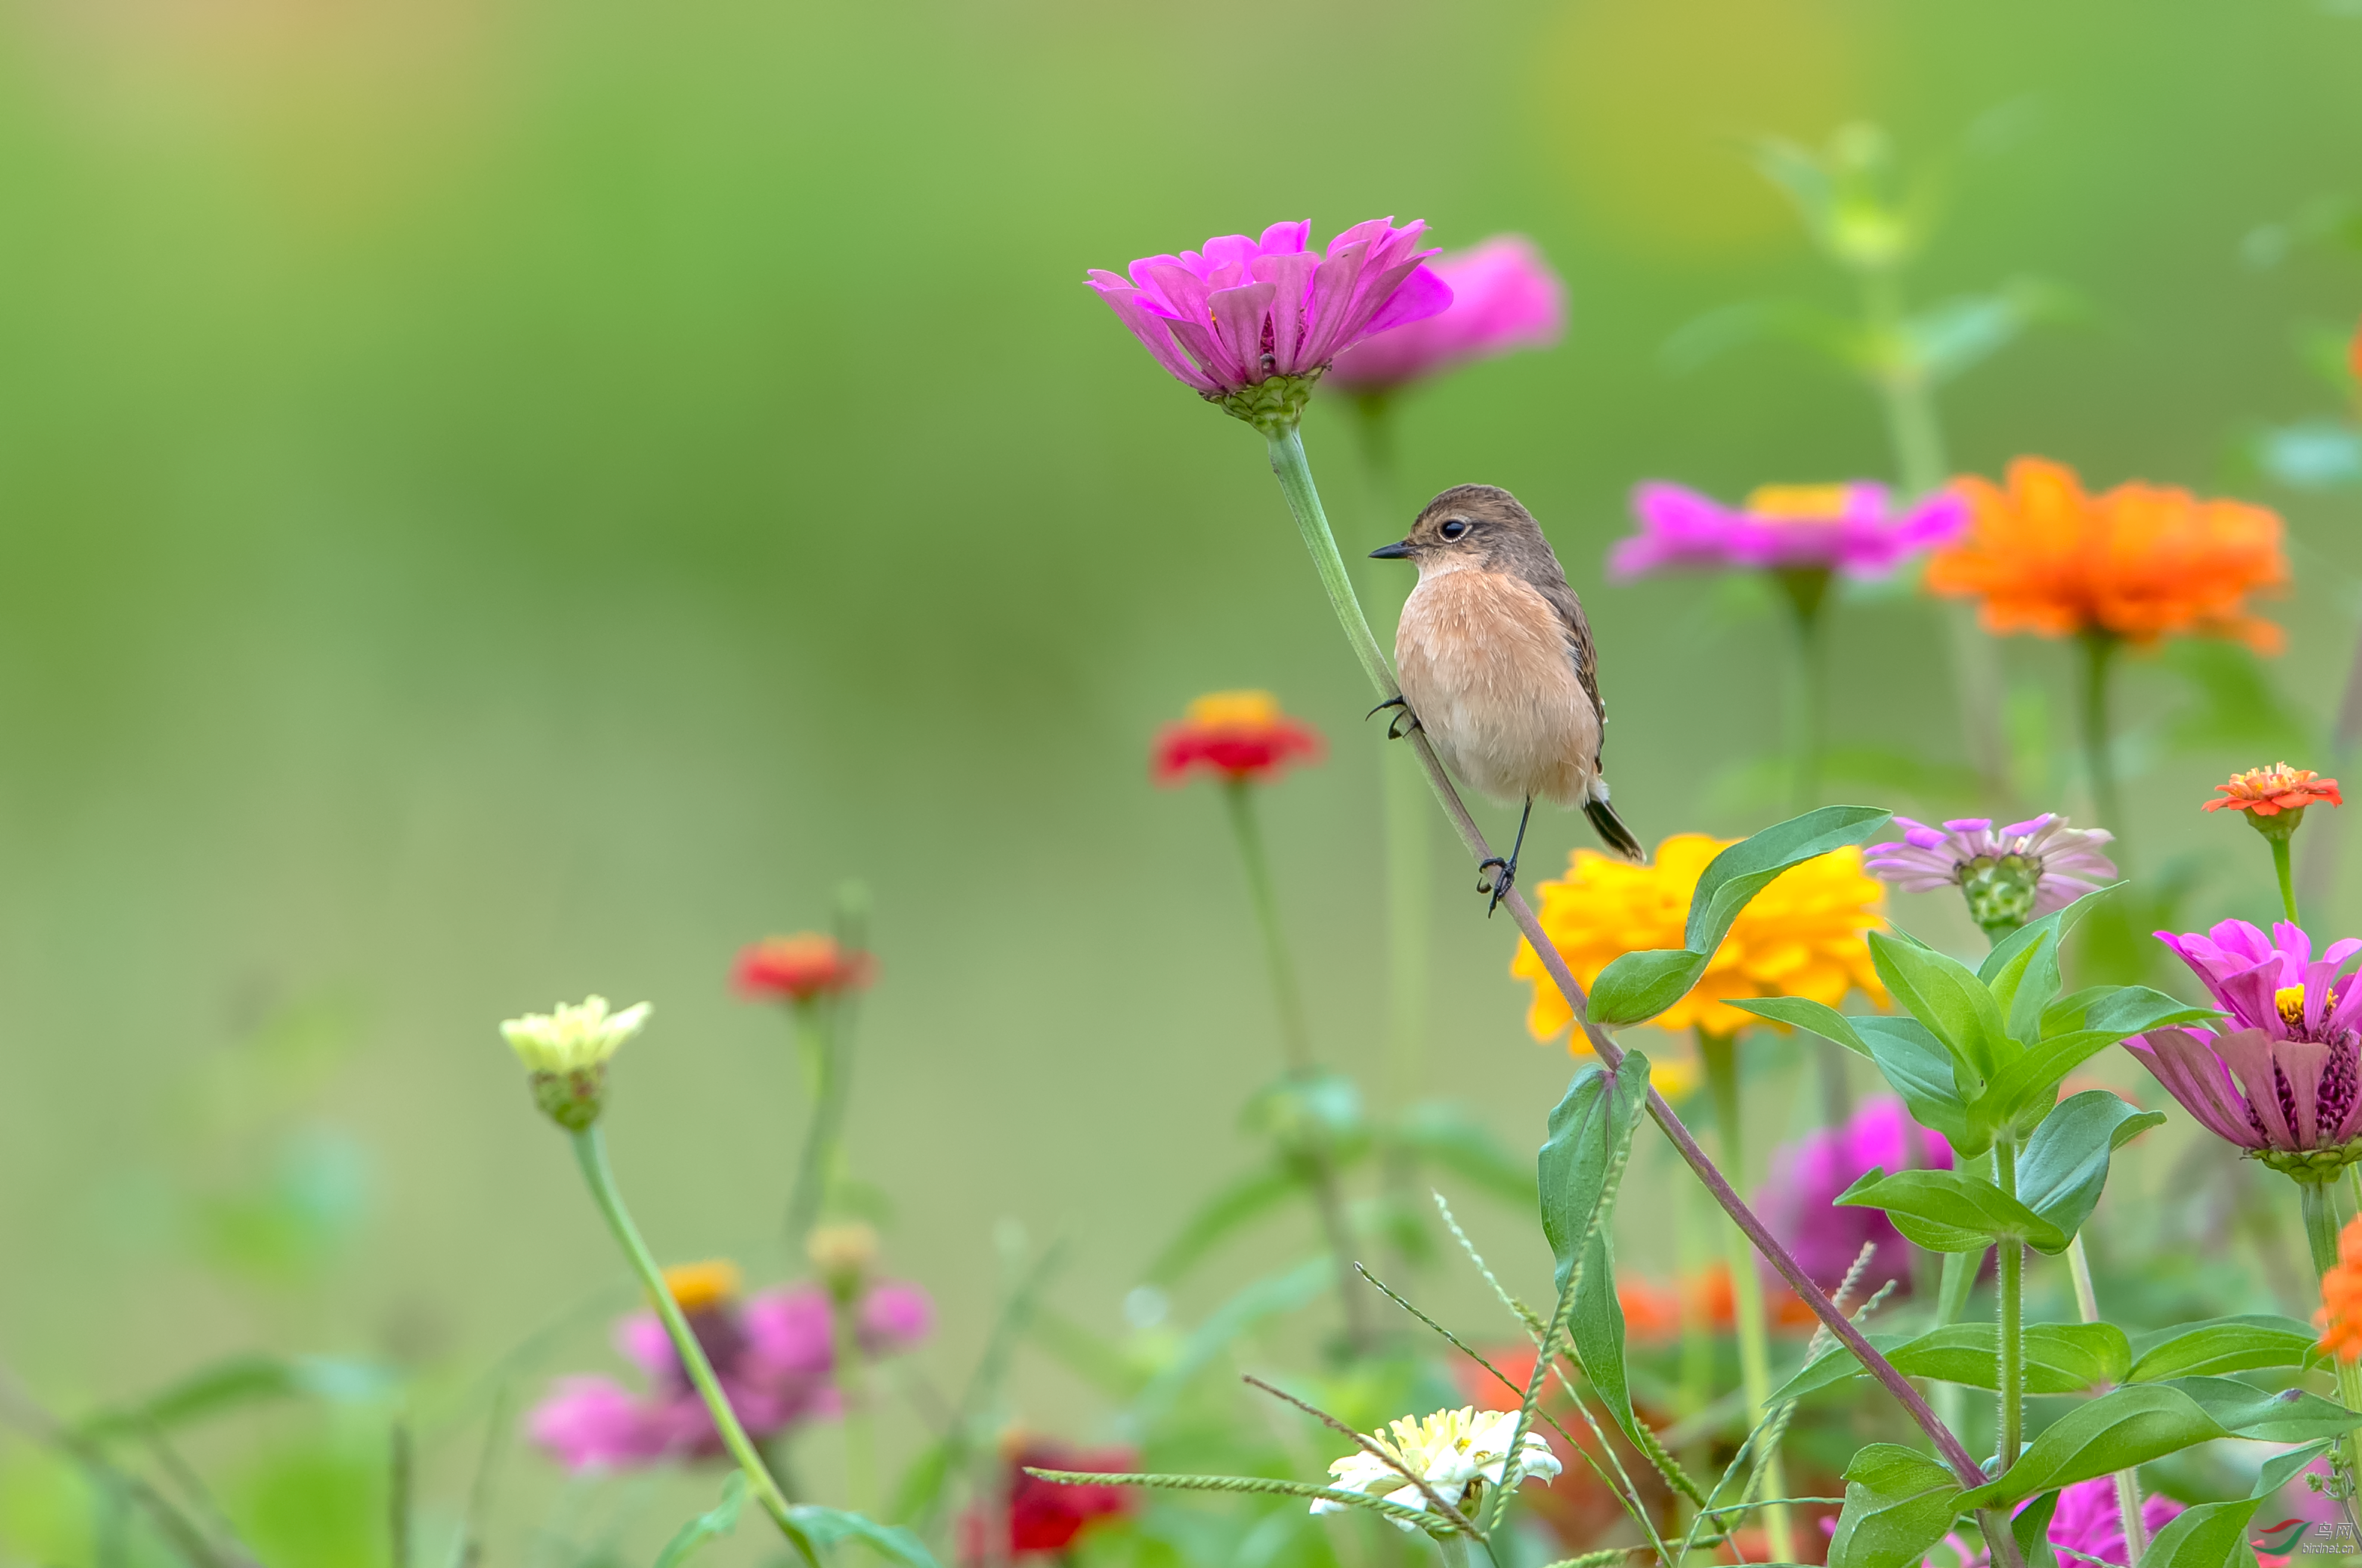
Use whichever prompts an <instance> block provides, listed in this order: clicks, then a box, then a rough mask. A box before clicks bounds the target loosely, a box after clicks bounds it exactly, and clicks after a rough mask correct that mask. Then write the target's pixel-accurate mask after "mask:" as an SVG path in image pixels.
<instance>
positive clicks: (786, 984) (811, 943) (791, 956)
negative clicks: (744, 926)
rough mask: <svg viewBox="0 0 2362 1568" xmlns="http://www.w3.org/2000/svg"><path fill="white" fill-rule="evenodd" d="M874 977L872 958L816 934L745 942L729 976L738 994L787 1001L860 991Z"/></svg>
mask: <svg viewBox="0 0 2362 1568" xmlns="http://www.w3.org/2000/svg"><path fill="white" fill-rule="evenodd" d="M876 978H877V959H874V958H872V957H870V955H868V954H867V953H864V952H859V951H856V950H855V949H854V948H847V947H845V946H844V945H843V944H841V943H839V942H838V941H837V939H836V938H833V937H830V936H825V935H823V934H822V933H821V932H818V931H804V932H800V933H799V934H798V935H796V936H793V937H766V938H763V939H762V940H761V941H759V942H753V943H749V944H748V945H747V946H746V947H745V948H742V949H741V950H740V952H739V954H738V962H737V963H736V965H735V966H734V968H733V970H732V972H731V980H732V981H733V982H734V984H736V986H737V987H738V994H739V995H741V996H744V997H747V998H749V999H753V1000H764V999H768V1000H774V1001H776V1000H779V999H785V1000H787V1001H789V1002H810V1001H811V1000H812V998H814V997H816V996H834V995H836V994H838V993H839V992H846V991H859V990H861V989H862V988H864V987H865V986H866V985H868V983H869V982H870V981H872V980H875V979H876Z"/></svg>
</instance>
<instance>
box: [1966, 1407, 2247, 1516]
mask: <svg viewBox="0 0 2362 1568" xmlns="http://www.w3.org/2000/svg"><path fill="white" fill-rule="evenodd" d="M2248 1391H2249V1392H2250V1393H2252V1392H2254V1390H2252V1389H2250V1390H2248ZM2230 1435H2231V1434H2230V1431H2229V1430H2228V1429H2227V1428H2225V1427H2224V1426H2223V1425H2222V1423H2221V1422H2219V1421H2217V1420H2214V1418H2213V1416H2211V1415H2209V1414H2208V1413H2207V1412H2206V1411H2205V1410H2204V1409H2202V1408H2201V1407H2200V1405H2199V1404H2198V1402H2197V1401H2196V1400H2195V1399H2192V1398H2191V1397H2190V1395H2189V1394H2187V1393H2185V1392H2184V1391H2182V1390H2181V1389H2180V1388H2178V1387H2174V1386H2172V1385H2170V1384H2163V1383H2149V1384H2134V1385H2132V1386H2130V1387H2124V1388H2117V1389H2114V1390H2113V1391H2111V1392H2109V1393H2105V1394H2103V1395H2101V1396H2100V1397H2099V1398H2096V1399H2092V1400H2091V1401H2089V1402H2088V1403H2085V1404H2081V1405H2078V1406H2076V1407H2075V1408H2074V1409H2071V1410H2070V1411H2068V1412H2067V1413H2066V1414H2065V1415H2063V1416H2061V1417H2059V1418H2058V1420H2056V1421H2053V1422H2052V1423H2051V1424H2050V1425H2049V1426H2048V1427H2047V1428H2045V1429H2044V1430H2043V1432H2042V1435H2041V1436H2039V1437H2037V1438H2036V1439H2035V1440H2034V1442H2032V1443H2031V1444H2029V1445H2028V1446H2027V1448H2026V1450H2025V1453H2024V1454H2023V1455H2021V1456H2020V1457H2019V1459H2018V1462H2017V1463H2016V1464H2013V1465H2011V1466H2010V1467H2009V1468H2008V1469H2007V1470H2006V1471H2004V1472H2003V1474H2002V1475H2001V1478H2000V1479H1999V1480H1996V1481H1992V1482H1988V1483H1987V1484H1986V1485H1984V1486H1980V1487H1978V1488H1976V1489H1975V1490H1974V1491H1972V1492H1970V1493H1969V1494H1968V1495H1967V1496H1965V1497H1962V1498H1961V1499H1960V1506H1961V1507H1962V1508H1994V1507H1997V1506H1999V1505H2001V1504H2004V1503H2014V1502H2017V1501H2019V1500H2020V1499H2022V1498H2025V1497H2034V1496H2035V1495H2036V1494H2037V1493H2041V1492H2051V1491H2056V1490H2058V1488H2059V1487H2061V1486H2072V1485H2073V1484H2074V1483H2076V1482H2078V1481H2088V1480H2090V1479H2092V1477H2093V1476H2094V1475H2108V1474H2110V1473H2111V1472H2113V1471H2117V1470H2129V1469H2131V1468H2132V1467H2133V1466H2135V1465H2136V1464H2147V1463H2148V1462H2149V1461H2150V1460H2152V1459H2162V1458H2164V1457H2165V1456H2166V1455H2167V1454H2169V1453H2180V1451H2181V1450H2183V1449H2185V1448H2188V1447H2190V1446H2191V1444H2192V1443H2199V1442H2212V1441H2213V1439H2215V1438H2219V1437H2228V1436H2230Z"/></svg>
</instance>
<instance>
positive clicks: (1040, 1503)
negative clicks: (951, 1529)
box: [960, 1439, 1133, 1563]
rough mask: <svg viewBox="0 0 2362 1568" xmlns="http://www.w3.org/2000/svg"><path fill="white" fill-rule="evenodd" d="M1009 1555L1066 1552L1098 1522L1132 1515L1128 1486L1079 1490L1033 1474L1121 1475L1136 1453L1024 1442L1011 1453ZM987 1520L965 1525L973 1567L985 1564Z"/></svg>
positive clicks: (977, 1515) (973, 1516)
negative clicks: (1030, 1470) (1086, 1528)
mask: <svg viewBox="0 0 2362 1568" xmlns="http://www.w3.org/2000/svg"><path fill="white" fill-rule="evenodd" d="M1008 1453H1009V1471H1008V1480H1007V1486H1008V1508H1009V1555H1010V1556H1012V1557H1014V1556H1017V1555H1020V1554H1021V1553H1023V1552H1064V1551H1065V1550H1066V1548H1067V1547H1069V1546H1071V1545H1073V1544H1074V1541H1075V1537H1076V1536H1077V1535H1080V1534H1081V1533H1082V1530H1083V1527H1084V1526H1085V1525H1087V1524H1089V1523H1090V1522H1091V1521H1092V1520H1093V1519H1108V1518H1110V1517H1113V1516H1116V1515H1120V1514H1128V1513H1130V1512H1131V1509H1132V1497H1131V1489H1130V1488H1129V1487H1124V1486H1069V1485H1067V1484H1065V1483H1064V1482H1059V1481H1044V1480H1043V1479H1041V1478H1040V1477H1039V1476H1034V1475H1027V1474H1025V1471H1026V1468H1027V1467H1028V1466H1029V1465H1030V1466H1032V1468H1034V1469H1036V1470H1087V1471H1091V1472H1093V1473H1095V1474H1098V1475H1112V1474H1119V1473H1120V1472H1122V1471H1126V1470H1129V1469H1131V1467H1132V1464H1133V1456H1132V1454H1131V1453H1130V1452H1128V1451H1126V1450H1123V1449H1105V1450H1100V1451H1098V1452H1086V1451H1084V1450H1082V1449H1075V1448H1068V1447H1066V1446H1065V1444H1063V1443H1056V1442H1043V1441H1042V1440H1040V1439H1025V1440H1022V1441H1021V1442H1016V1443H1014V1444H1011V1445H1010V1448H1009V1449H1008ZM987 1528H988V1527H987V1524H986V1518H985V1515H984V1514H983V1513H982V1512H980V1511H977V1512H971V1513H969V1514H968V1515H967V1516H966V1518H965V1519H962V1520H961V1523H960V1535H961V1544H962V1546H963V1547H964V1548H965V1549H966V1550H965V1551H964V1552H963V1553H962V1555H963V1556H965V1557H966V1559H967V1560H968V1561H969V1562H971V1563H981V1562H983V1561H984V1560H985V1558H986V1556H987V1553H986V1552H985V1531H986V1529H987Z"/></svg>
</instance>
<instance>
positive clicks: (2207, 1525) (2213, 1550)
mask: <svg viewBox="0 0 2362 1568" xmlns="http://www.w3.org/2000/svg"><path fill="white" fill-rule="evenodd" d="M2328 1449H2329V1444H2328V1443H2327V1442H2313V1443H2308V1444H2306V1445H2305V1446H2304V1447H2302V1448H2298V1449H2291V1450H2290V1452H2288V1453H2276V1454H2274V1455H2273V1456H2272V1457H2271V1458H2269V1459H2268V1460H2266V1461H2265V1462H2264V1466H2263V1468H2262V1470H2261V1471H2259V1472H2258V1473H2257V1476H2256V1484H2255V1486H2253V1487H2252V1488H2250V1489H2249V1491H2248V1494H2247V1495H2246V1497H2241V1498H2237V1499H2235V1500H2234V1501H2231V1502H2225V1503H2201V1504H2199V1505H2198V1506H2197V1507H2196V1508H2185V1509H2183V1510H2182V1512H2181V1513H2180V1514H2179V1515H2177V1516H2175V1518H2174V1519H2173V1520H2172V1522H2170V1523H2169V1524H2168V1525H2167V1526H2166V1527H2165V1528H2164V1529H2163V1530H2158V1532H2157V1538H2156V1539H2155V1540H2153V1541H2150V1542H2149V1544H2148V1551H2147V1552H2146V1553H2144V1554H2143V1555H2142V1557H2141V1560H2140V1563H2139V1568H2228V1565H2230V1564H2235V1563H2248V1564H2252V1563H2254V1562H2255V1552H2254V1549H2253V1548H2252V1547H2251V1546H2250V1545H2249V1544H2248V1542H2247V1539H2246V1535H2247V1525H2248V1522H2249V1521H2250V1520H2252V1519H2254V1518H2255V1517H2256V1510H2257V1508H2260V1507H2262V1506H2263V1502H2264V1499H2265V1498H2267V1497H2271V1496H2272V1495H2273V1494H2274V1493H2276V1492H2278V1491H2279V1489H2280V1488H2281V1487H2283V1486H2287V1485H2288V1484H2289V1483H2290V1481H2292V1480H2294V1479H2295V1478H2296V1476H2297V1473H2298V1472H2300V1471H2301V1470H2302V1469H2303V1468H2304V1467H2305V1466H2306V1465H2308V1464H2312V1462H2313V1461H2314V1460H2316V1459H2318V1458H2320V1457H2321V1456H2322V1454H2323V1453H2326V1452H2328ZM2028 1568H2031V1565H2030V1564H2029V1565H2028Z"/></svg>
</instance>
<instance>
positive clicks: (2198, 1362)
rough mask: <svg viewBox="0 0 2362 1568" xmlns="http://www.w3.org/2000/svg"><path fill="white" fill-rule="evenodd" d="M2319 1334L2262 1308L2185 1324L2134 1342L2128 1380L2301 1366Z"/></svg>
mask: <svg viewBox="0 0 2362 1568" xmlns="http://www.w3.org/2000/svg"><path fill="white" fill-rule="evenodd" d="M2318 1338H2319V1335H2318V1334H2317V1333H2316V1332H2315V1331H2314V1330H2313V1329H2312V1328H2311V1327H2310V1326H2309V1325H2307V1324H2304V1323H2301V1322H2298V1321H2296V1320H2295V1319H2294V1318H2282V1317H2275V1316H2272V1315H2269V1314H2262V1313H2258V1314H2256V1315H2253V1316H2246V1317H2237V1318H2215V1319H2213V1320H2212V1321H2207V1322H2202V1323H2181V1324H2178V1325H2176V1326H2175V1327H2173V1328H2169V1329H2159V1330H2158V1332H2155V1333H2147V1334H2143V1335H2141V1336H2140V1337H2139V1338H2137V1339H2136V1340H2134V1341H2133V1365H2132V1370H2131V1371H2130V1372H2129V1373H2127V1374H2126V1375H2125V1377H2124V1378H2123V1381H2125V1382H2126V1383H2155V1382H2158V1381H2161V1380H2162V1379H2165V1378H2168V1377H2202V1376H2222V1375H2223V1374H2224V1373H2228V1372H2252V1371H2254V1370H2256V1369H2257V1367H2262V1366H2302V1365H2305V1363H2306V1362H2308V1361H2310V1360H2311V1359H2312V1354H2313V1344H2314V1343H2315V1341H2316V1340H2317V1339H2318Z"/></svg>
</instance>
